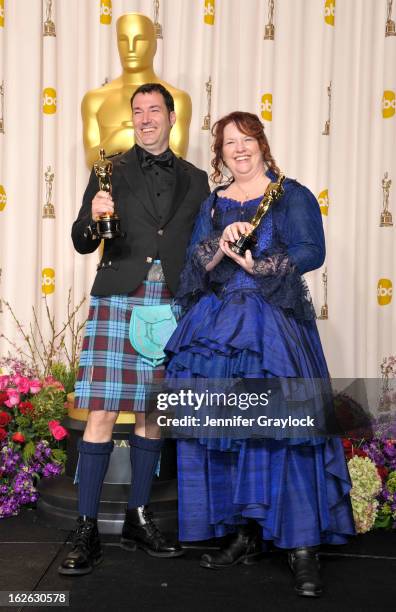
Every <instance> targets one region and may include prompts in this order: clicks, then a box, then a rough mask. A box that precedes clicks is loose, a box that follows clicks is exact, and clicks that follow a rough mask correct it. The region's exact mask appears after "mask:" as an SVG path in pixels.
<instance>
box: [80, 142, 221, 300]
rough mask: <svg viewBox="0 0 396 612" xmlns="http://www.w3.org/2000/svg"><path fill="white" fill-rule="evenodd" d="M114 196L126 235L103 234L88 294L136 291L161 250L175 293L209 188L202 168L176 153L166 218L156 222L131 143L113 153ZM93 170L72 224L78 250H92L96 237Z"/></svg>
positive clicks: (164, 265) (95, 246)
mask: <svg viewBox="0 0 396 612" xmlns="http://www.w3.org/2000/svg"><path fill="white" fill-rule="evenodd" d="M112 162H113V174H112V177H111V182H112V185H113V193H112V196H113V200H114V202H115V210H116V212H117V214H118V216H119V217H120V219H121V230H122V231H123V232H124V233H125V234H126V236H124V237H120V238H114V239H110V240H108V239H107V240H104V252H103V257H102V260H101V262H100V264H99V265H98V271H97V274H96V278H95V281H94V284H93V287H92V290H91V294H92V295H102V296H107V295H113V294H119V293H129V292H131V291H134V290H135V289H136V288H137V287H138V286H139V285H140V284H141V283H142V281H143V280H144V279H145V278H146V275H147V272H148V270H149V268H150V266H151V262H152V261H153V260H154V259H155V257H156V256H157V255H158V254H159V259H160V260H161V262H162V267H163V270H164V274H165V280H166V283H167V285H168V287H169V289H170V291H171V292H172V293H173V294H174V293H175V292H176V290H177V286H178V282H179V276H180V273H181V270H182V267H183V263H184V258H185V252H186V248H187V245H188V242H189V239H190V235H191V232H192V228H193V225H194V220H195V217H196V216H197V213H198V211H199V208H200V205H201V203H202V202H203V201H204V200H205V199H206V198H207V196H208V194H209V186H208V177H207V174H206V172H203V171H202V170H198V168H196V167H195V166H193V165H192V164H190V163H188V162H186V161H184V160H182V159H179V158H176V157H175V158H174V168H175V174H176V176H175V179H176V180H175V190H174V194H173V199H172V205H171V207H170V210H169V211H168V215H167V217H166V218H164V219H163V220H162V222H160V221H159V220H158V216H157V214H156V211H155V208H154V205H153V202H152V201H151V199H150V195H149V192H148V190H147V187H146V183H145V180H144V175H143V172H142V170H141V168H140V165H139V161H138V157H137V153H136V149H135V147H132V149H129V151H127V152H126V153H123V154H121V155H117V156H115V157H114V158H112ZM98 190H99V187H98V178H97V177H96V175H95V173H94V172H93V171H92V173H91V177H90V180H89V183H88V187H87V189H86V191H85V194H84V198H83V203H82V206H81V209H80V212H79V214H78V217H77V219H76V221H75V222H74V223H73V227H72V239H73V244H74V247H75V249H76V250H77V251H78V252H79V253H83V254H85V253H92V252H93V251H95V250H96V249H97V248H98V246H99V244H100V240H99V239H98V238H94V239H93V238H92V231H91V228H92V217H91V204H92V200H93V198H94V196H95V194H96V193H97V192H98Z"/></svg>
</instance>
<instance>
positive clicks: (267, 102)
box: [261, 93, 272, 121]
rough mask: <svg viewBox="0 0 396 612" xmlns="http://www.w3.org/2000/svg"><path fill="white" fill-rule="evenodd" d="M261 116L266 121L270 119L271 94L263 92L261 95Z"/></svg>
mask: <svg viewBox="0 0 396 612" xmlns="http://www.w3.org/2000/svg"><path fill="white" fill-rule="evenodd" d="M261 116H262V118H263V119H265V120H266V121H272V94H271V93H265V94H263V95H262V96H261Z"/></svg>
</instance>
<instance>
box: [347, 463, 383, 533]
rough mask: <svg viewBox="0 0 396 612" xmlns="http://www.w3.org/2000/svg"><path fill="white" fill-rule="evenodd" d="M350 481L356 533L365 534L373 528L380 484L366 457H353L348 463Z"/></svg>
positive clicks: (372, 465) (374, 468)
mask: <svg viewBox="0 0 396 612" xmlns="http://www.w3.org/2000/svg"><path fill="white" fill-rule="evenodd" d="M348 469H349V473H350V475H351V480H352V489H351V501H352V509H353V517H354V519H355V525H356V531H357V532H358V533H366V531H370V529H372V527H373V526H374V523H375V519H376V517H377V511H378V505H379V502H378V500H377V499H376V497H377V495H378V494H379V492H380V491H381V487H382V482H381V478H380V476H379V474H378V472H377V469H376V467H375V465H374V463H373V462H372V461H371V459H369V458H368V457H362V456H359V455H355V456H354V457H352V458H351V459H350V460H349V461H348Z"/></svg>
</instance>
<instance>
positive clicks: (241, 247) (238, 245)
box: [229, 235, 257, 257]
mask: <svg viewBox="0 0 396 612" xmlns="http://www.w3.org/2000/svg"><path fill="white" fill-rule="evenodd" d="M256 243H257V239H256V237H255V236H251V235H250V236H241V237H240V238H238V240H237V241H236V242H231V243H229V246H230V249H231V251H232V252H233V253H235V254H236V255H239V256H240V257H245V253H246V251H248V250H249V249H251V248H252V247H253V246H254V245H255V244H256Z"/></svg>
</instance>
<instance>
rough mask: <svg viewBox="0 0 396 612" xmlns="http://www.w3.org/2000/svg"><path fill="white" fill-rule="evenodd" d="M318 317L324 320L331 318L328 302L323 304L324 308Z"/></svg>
mask: <svg viewBox="0 0 396 612" xmlns="http://www.w3.org/2000/svg"><path fill="white" fill-rule="evenodd" d="M318 318H319V319H320V320H322V321H323V320H325V319H328V318H329V308H328V306H327V304H325V305H324V306H322V308H321V309H320V317H318Z"/></svg>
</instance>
